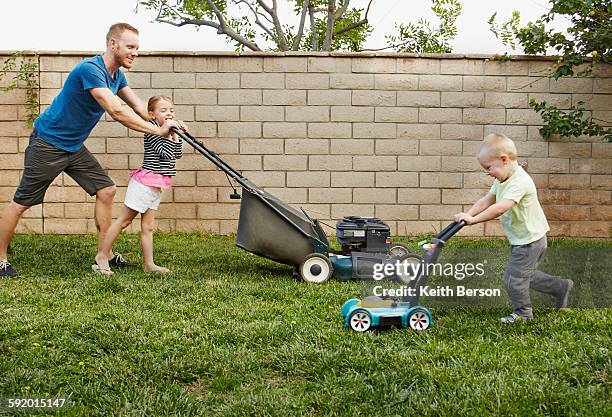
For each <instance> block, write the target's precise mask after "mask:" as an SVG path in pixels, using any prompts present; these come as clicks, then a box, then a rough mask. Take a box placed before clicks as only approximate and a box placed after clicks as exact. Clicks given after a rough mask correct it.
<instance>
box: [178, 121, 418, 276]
mask: <svg viewBox="0 0 612 417" xmlns="http://www.w3.org/2000/svg"><path fill="white" fill-rule="evenodd" d="M173 131H174V132H175V133H176V134H177V135H179V136H180V137H181V138H182V139H183V140H184V141H185V142H187V143H188V144H189V145H191V146H192V147H193V148H194V149H195V150H196V151H197V152H199V153H200V154H202V155H204V156H205V157H206V158H207V159H208V160H209V161H211V162H212V163H213V164H215V165H216V166H217V167H218V168H219V169H221V170H222V171H223V172H224V173H225V174H226V176H227V177H228V181H229V182H230V185H231V186H232V188H233V190H234V191H233V193H232V194H231V195H230V198H231V199H241V203H240V216H239V220H238V231H237V235H236V245H237V246H238V247H240V248H242V249H244V250H246V251H248V252H251V253H254V254H256V255H259V256H263V257H264V258H268V259H271V260H273V261H276V262H280V263H283V264H286V265H291V266H293V267H294V268H295V275H296V276H297V277H299V278H300V279H301V280H303V281H305V282H308V283H323V282H326V281H327V280H329V279H330V278H331V277H332V275H333V276H335V277H336V278H337V279H339V280H351V279H371V278H372V265H374V264H376V263H380V262H391V261H392V260H393V259H395V258H397V257H400V256H405V255H408V254H409V249H408V248H407V247H406V246H405V245H403V244H401V243H396V244H392V243H391V241H390V240H389V235H390V233H389V226H387V225H386V224H385V223H383V222H382V221H381V220H379V219H376V218H367V217H354V216H349V217H345V218H344V219H343V220H341V221H339V222H338V223H337V224H336V237H337V240H338V243H339V244H340V245H341V247H342V249H341V250H340V251H339V252H334V251H332V250H331V249H330V246H329V241H328V240H327V237H326V236H325V233H324V231H323V228H322V227H321V224H320V223H319V221H318V220H316V219H312V218H311V217H310V216H308V214H307V213H306V212H305V211H304V210H302V209H300V210H297V209H295V208H294V207H291V206H289V205H288V204H286V203H284V202H283V201H281V200H279V199H278V198H277V197H275V196H273V195H272V194H270V193H269V192H267V191H265V190H263V189H262V188H260V187H258V186H257V185H255V184H254V183H253V182H251V181H249V180H248V179H247V178H245V177H244V176H243V175H242V174H240V173H239V172H238V171H236V170H235V169H234V168H232V167H231V166H229V165H228V164H227V163H226V162H224V161H223V160H222V159H221V158H220V157H219V156H218V155H217V154H216V153H215V152H213V151H211V150H209V149H207V148H206V147H205V146H204V144H202V143H201V142H199V141H198V140H196V139H195V138H194V137H193V136H192V135H191V134H189V133H187V132H183V131H182V130H179V129H173ZM230 178H231V179H232V180H234V181H235V182H236V183H238V184H239V185H240V187H242V190H243V193H242V196H240V195H239V194H238V193H237V192H236V189H235V188H234V186H233V185H232V183H231V181H230Z"/></svg>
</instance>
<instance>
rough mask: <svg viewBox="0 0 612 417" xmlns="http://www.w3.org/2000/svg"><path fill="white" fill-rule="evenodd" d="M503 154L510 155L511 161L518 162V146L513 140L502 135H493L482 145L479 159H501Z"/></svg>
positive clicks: (485, 139)
mask: <svg viewBox="0 0 612 417" xmlns="http://www.w3.org/2000/svg"><path fill="white" fill-rule="evenodd" d="M502 154H506V155H508V158H509V159H510V160H511V161H516V158H517V151H516V145H514V142H513V141H512V139H510V138H509V137H508V136H506V135H504V134H502V133H491V134H490V135H487V137H485V138H484V141H483V142H482V145H480V151H479V152H478V157H479V158H480V157H482V156H490V157H493V158H499V157H500V156H501V155H502Z"/></svg>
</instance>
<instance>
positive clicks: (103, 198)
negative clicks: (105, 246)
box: [95, 185, 117, 259]
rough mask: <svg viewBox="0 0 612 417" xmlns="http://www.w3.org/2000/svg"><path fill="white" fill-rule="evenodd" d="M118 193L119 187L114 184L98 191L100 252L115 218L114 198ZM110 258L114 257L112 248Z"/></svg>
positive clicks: (108, 254)
mask: <svg viewBox="0 0 612 417" xmlns="http://www.w3.org/2000/svg"><path fill="white" fill-rule="evenodd" d="M116 193H117V187H115V186H114V185H111V186H108V187H105V188H102V189H101V190H98V191H97V192H96V209H95V210H96V212H95V216H96V227H97V228H98V252H100V248H101V246H102V242H104V239H106V234H107V233H108V228H109V227H110V225H111V223H112V220H113V200H114V198H115V194H116ZM106 256H108V259H111V258H112V257H113V251H112V248H109V252H108V253H107V254H106Z"/></svg>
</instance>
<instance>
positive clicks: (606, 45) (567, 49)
mask: <svg viewBox="0 0 612 417" xmlns="http://www.w3.org/2000/svg"><path fill="white" fill-rule="evenodd" d="M551 3H552V5H551V8H550V10H549V11H548V13H545V14H543V15H542V16H541V17H540V19H538V20H536V21H535V22H529V23H528V24H527V26H525V27H522V28H521V27H519V23H520V22H519V21H520V14H519V12H518V11H515V12H514V13H513V16H512V18H511V19H510V20H508V21H507V22H506V23H504V24H503V25H502V26H498V25H497V24H496V22H495V18H496V14H494V15H493V16H491V18H490V19H489V26H490V29H491V31H492V32H493V33H494V34H495V35H496V36H498V37H501V39H502V42H503V43H504V45H507V46H511V47H512V48H514V46H515V45H516V43H518V44H519V45H520V46H522V48H523V50H524V51H525V53H527V54H543V55H546V52H547V50H548V49H549V48H551V49H553V50H554V51H556V53H558V54H559V55H558V58H557V60H556V62H555V63H554V65H553V66H552V68H551V71H550V73H549V74H548V76H549V77H551V78H554V79H555V80H556V79H558V78H559V77H565V76H573V75H575V76H577V77H583V76H586V75H588V74H590V73H591V72H592V71H593V69H594V68H595V67H596V66H597V65H610V64H611V63H612V20H611V19H612V2H611V1H610V0H551ZM559 18H563V19H567V20H568V21H569V22H570V26H569V27H568V28H567V29H566V31H565V33H563V32H559V31H555V30H553V29H547V28H546V25H547V24H550V23H551V22H552V21H553V20H555V19H559ZM529 105H530V106H531V107H532V108H533V109H534V110H535V111H537V112H538V113H540V115H541V116H542V119H543V120H544V122H545V124H544V126H543V127H542V129H540V133H541V134H542V136H544V137H549V136H551V135H554V134H558V135H561V136H580V135H588V136H602V137H603V138H604V139H606V140H608V141H612V129H605V128H603V127H602V126H600V125H599V124H596V123H594V122H593V120H592V119H589V118H587V117H586V116H585V108H584V103H582V102H579V103H577V104H576V105H575V106H572V108H571V109H570V110H569V111H568V112H562V111H560V110H559V109H558V108H556V107H554V106H550V105H548V104H547V103H546V102H545V101H542V102H538V101H537V100H531V101H530V102H529ZM600 121H602V120H600ZM604 122H605V121H604Z"/></svg>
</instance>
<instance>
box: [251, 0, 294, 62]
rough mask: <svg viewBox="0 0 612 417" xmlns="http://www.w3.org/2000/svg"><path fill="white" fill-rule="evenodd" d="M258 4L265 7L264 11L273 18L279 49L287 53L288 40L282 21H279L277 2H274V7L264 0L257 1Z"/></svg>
mask: <svg viewBox="0 0 612 417" xmlns="http://www.w3.org/2000/svg"><path fill="white" fill-rule="evenodd" d="M257 3H258V4H259V5H260V6H261V7H263V9H264V10H265V11H266V12H267V13H268V14H269V15H270V17H272V21H273V22H274V30H275V31H276V39H277V44H278V47H279V49H280V50H281V51H287V50H288V49H289V46H288V45H287V38H286V37H285V33H284V32H283V28H282V26H281V23H280V20H279V19H278V10H277V4H276V0H272V7H271V8H270V6H268V5H267V4H266V3H265V2H264V1H263V0H257Z"/></svg>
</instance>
